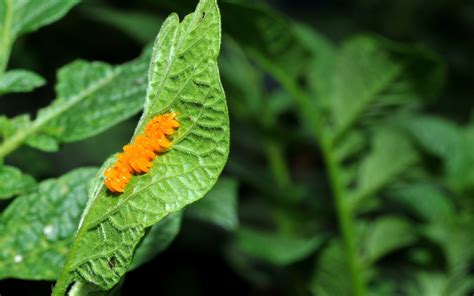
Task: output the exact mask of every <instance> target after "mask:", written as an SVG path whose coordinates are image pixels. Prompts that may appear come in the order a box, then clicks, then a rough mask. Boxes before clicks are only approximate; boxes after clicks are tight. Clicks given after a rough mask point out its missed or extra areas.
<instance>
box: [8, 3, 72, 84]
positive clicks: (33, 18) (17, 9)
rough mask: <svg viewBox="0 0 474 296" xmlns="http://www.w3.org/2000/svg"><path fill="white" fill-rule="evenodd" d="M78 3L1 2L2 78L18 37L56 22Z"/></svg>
mask: <svg viewBox="0 0 474 296" xmlns="http://www.w3.org/2000/svg"><path fill="white" fill-rule="evenodd" d="M78 2H79V0H43V1H16V0H0V40H2V43H0V76H1V75H2V74H3V73H2V72H3V71H4V69H5V68H6V64H7V61H8V58H9V55H10V50H11V47H12V45H13V42H14V41H15V39H16V38H17V37H18V36H20V35H21V34H24V33H27V32H31V31H34V30H36V29H38V28H39V27H41V26H44V25H47V24H49V23H52V22H54V21H55V20H57V19H59V18H61V17H62V16H63V15H65V14H66V13H67V12H68V11H69V10H70V9H71V8H72V7H73V6H74V5H76V4H77V3H78ZM0 79H1V78H0Z"/></svg>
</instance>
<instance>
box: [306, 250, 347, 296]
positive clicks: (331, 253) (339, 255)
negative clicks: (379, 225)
mask: <svg viewBox="0 0 474 296" xmlns="http://www.w3.org/2000/svg"><path fill="white" fill-rule="evenodd" d="M349 279H350V272H349V267H348V266H347V263H346V261H345V255H344V249H343V247H342V245H341V243H340V242H339V241H332V242H331V243H330V244H329V245H328V246H327V247H326V248H325V249H324V250H323V251H322V253H321V254H320V256H319V260H318V263H317V266H316V268H315V271H314V273H313V277H312V280H311V283H310V289H311V292H312V294H313V295H317V296H333V295H338V296H351V295H352V293H351V286H350V280H349Z"/></svg>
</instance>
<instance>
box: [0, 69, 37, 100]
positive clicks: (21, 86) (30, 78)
mask: <svg viewBox="0 0 474 296" xmlns="http://www.w3.org/2000/svg"><path fill="white" fill-rule="evenodd" d="M45 83H46V81H45V80H44V78H43V77H41V76H39V75H38V74H36V73H33V72H30V71H27V70H11V71H8V72H6V73H5V74H4V75H3V76H1V77H0V95H1V94H4V93H11V92H29V91H32V90H33V89H35V88H37V87H40V86H42V85H44V84H45Z"/></svg>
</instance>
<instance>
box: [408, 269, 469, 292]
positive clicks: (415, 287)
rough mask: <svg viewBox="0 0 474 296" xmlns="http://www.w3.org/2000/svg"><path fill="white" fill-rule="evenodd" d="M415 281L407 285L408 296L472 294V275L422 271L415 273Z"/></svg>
mask: <svg viewBox="0 0 474 296" xmlns="http://www.w3.org/2000/svg"><path fill="white" fill-rule="evenodd" d="M414 279H415V281H414V282H413V283H412V284H411V285H408V286H407V287H406V288H405V289H406V292H405V293H406V294H404V295H409V296H444V295H450V296H465V295H470V294H472V293H471V292H472V290H473V289H474V277H472V276H469V275H466V276H462V277H459V276H458V277H453V276H449V275H446V274H442V273H439V272H427V271H422V272H420V273H418V274H416V275H415V277H414Z"/></svg>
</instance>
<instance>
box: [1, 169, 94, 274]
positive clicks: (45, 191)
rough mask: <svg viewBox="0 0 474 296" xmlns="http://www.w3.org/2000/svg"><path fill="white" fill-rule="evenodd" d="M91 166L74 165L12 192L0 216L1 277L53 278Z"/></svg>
mask: <svg viewBox="0 0 474 296" xmlns="http://www.w3.org/2000/svg"><path fill="white" fill-rule="evenodd" d="M96 171H97V170H96V169H93V168H83V169H77V170H74V171H72V172H70V173H68V174H66V175H64V176H62V177H60V178H58V179H50V180H46V181H43V182H41V183H40V185H39V187H38V189H37V190H35V191H33V192H31V193H28V194H26V195H22V196H19V197H17V198H16V199H15V200H14V201H13V202H12V203H11V204H10V205H9V206H8V208H7V209H6V210H5V211H4V213H3V214H2V216H0V217H1V218H0V222H1V223H0V245H1V246H2V248H1V249H0V278H7V277H14V278H21V279H31V280H53V279H56V278H57V276H58V275H59V272H60V270H61V265H62V264H63V262H64V258H65V255H66V253H67V251H68V249H69V247H70V245H71V243H72V239H73V236H74V232H75V231H76V228H77V225H78V223H79V217H80V215H81V212H82V210H83V208H84V206H85V204H86V202H87V184H88V181H90V179H91V178H92V177H93V176H94V174H95V173H96Z"/></svg>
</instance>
